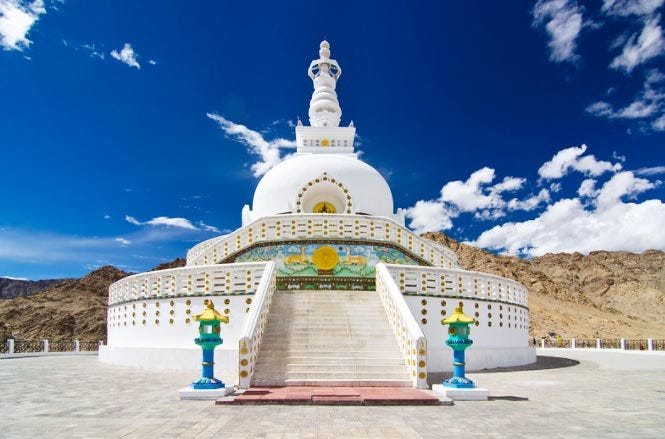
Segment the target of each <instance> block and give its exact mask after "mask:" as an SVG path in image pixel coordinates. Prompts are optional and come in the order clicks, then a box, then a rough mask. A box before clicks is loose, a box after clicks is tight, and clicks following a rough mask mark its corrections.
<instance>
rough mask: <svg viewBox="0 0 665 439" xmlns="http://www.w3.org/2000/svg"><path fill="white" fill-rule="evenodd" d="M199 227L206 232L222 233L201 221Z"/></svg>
mask: <svg viewBox="0 0 665 439" xmlns="http://www.w3.org/2000/svg"><path fill="white" fill-rule="evenodd" d="M199 227H201V229H203V230H205V231H207V232H214V233H222V231H221V230H219V229H218V228H217V227H215V226H211V225H210V224H206V223H204V222H203V221H199Z"/></svg>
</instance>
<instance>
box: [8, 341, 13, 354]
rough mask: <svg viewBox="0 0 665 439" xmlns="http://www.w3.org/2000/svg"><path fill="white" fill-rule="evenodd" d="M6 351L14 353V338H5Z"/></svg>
mask: <svg viewBox="0 0 665 439" xmlns="http://www.w3.org/2000/svg"><path fill="white" fill-rule="evenodd" d="M7 353H8V354H13V353H14V339H13V338H8V339H7Z"/></svg>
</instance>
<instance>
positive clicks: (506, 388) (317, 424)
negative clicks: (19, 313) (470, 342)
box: [0, 349, 665, 439]
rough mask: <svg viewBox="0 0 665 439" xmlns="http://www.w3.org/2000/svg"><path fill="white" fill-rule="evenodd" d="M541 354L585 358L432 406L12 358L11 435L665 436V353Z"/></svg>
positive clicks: (3, 399) (80, 359)
mask: <svg viewBox="0 0 665 439" xmlns="http://www.w3.org/2000/svg"><path fill="white" fill-rule="evenodd" d="M540 355H554V356H566V357H568V358H574V359H577V360H579V361H580V363H579V364H577V365H574V366H569V367H559V368H550V369H543V368H541V369H532V370H513V371H502V372H490V373H476V374H470V376H471V377H472V378H473V379H474V380H476V382H477V383H478V384H479V385H482V386H484V387H487V388H489V389H490V395H491V397H492V398H491V400H490V401H487V402H456V403H455V405H453V406H421V407H419V406H403V407H357V406H356V407H354V406H265V405H264V406H215V405H214V403H213V402H207V401H180V400H178V396H177V390H178V389H179V388H180V387H183V386H184V385H186V384H187V383H188V382H190V381H192V379H193V378H195V374H192V373H187V372H164V371H148V370H137V369H131V368H127V367H119V366H110V365H106V364H101V363H99V362H98V361H97V360H96V357H94V356H47V357H32V358H16V359H1V360H0V407H1V409H0V410H1V416H2V422H1V423H0V437H2V438H120V437H122V438H143V437H150V438H209V437H229V438H238V439H239V438H291V437H293V438H296V437H304V438H344V437H359V438H402V437H404V438H421V437H422V438H442V437H446V438H456V437H457V438H460V437H464V436H469V437H473V438H474V439H479V438H505V437H516V438H538V439H543V438H571V437H584V438H589V437H594V438H627V437H631V438H635V437H639V438H658V439H661V438H663V437H665V415H664V414H665V355H660V354H658V353H656V354H647V353H639V352H638V353H634V354H628V353H621V352H616V353H608V352H593V351H581V350H577V351H563V350H554V349H550V350H547V351H545V352H540ZM540 363H541V365H543V366H545V367H547V366H548V365H555V366H556V365H561V364H564V363H567V364H570V363H574V362H562V361H558V360H553V359H547V358H542V357H541V361H540Z"/></svg>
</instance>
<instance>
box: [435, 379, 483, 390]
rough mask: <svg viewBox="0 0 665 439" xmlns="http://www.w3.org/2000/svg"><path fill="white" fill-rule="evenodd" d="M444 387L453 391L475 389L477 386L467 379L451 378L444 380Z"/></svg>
mask: <svg viewBox="0 0 665 439" xmlns="http://www.w3.org/2000/svg"><path fill="white" fill-rule="evenodd" d="M441 384H442V385H443V387H449V388H452V389H473V388H474V387H476V385H475V384H474V383H473V381H471V380H470V379H468V378H466V377H450V378H446V379H445V380H443V382H442V383H441Z"/></svg>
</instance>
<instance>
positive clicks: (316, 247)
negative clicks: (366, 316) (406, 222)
mask: <svg viewBox="0 0 665 439" xmlns="http://www.w3.org/2000/svg"><path fill="white" fill-rule="evenodd" d="M259 261H275V263H276V264H277V267H276V268H277V276H281V277H294V276H296V277H298V276H309V277H311V276H335V277H356V278H374V277H375V275H376V270H375V266H376V264H378V263H379V262H384V263H386V264H403V265H422V264H421V263H420V262H419V261H417V260H415V259H414V258H412V257H410V256H409V255H407V254H405V253H404V252H402V251H400V250H398V249H396V248H392V247H386V246H380V245H372V244H333V243H300V244H274V245H266V246H257V247H254V248H251V249H249V250H247V251H246V252H244V253H242V254H240V255H238V256H236V258H235V262H259Z"/></svg>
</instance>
